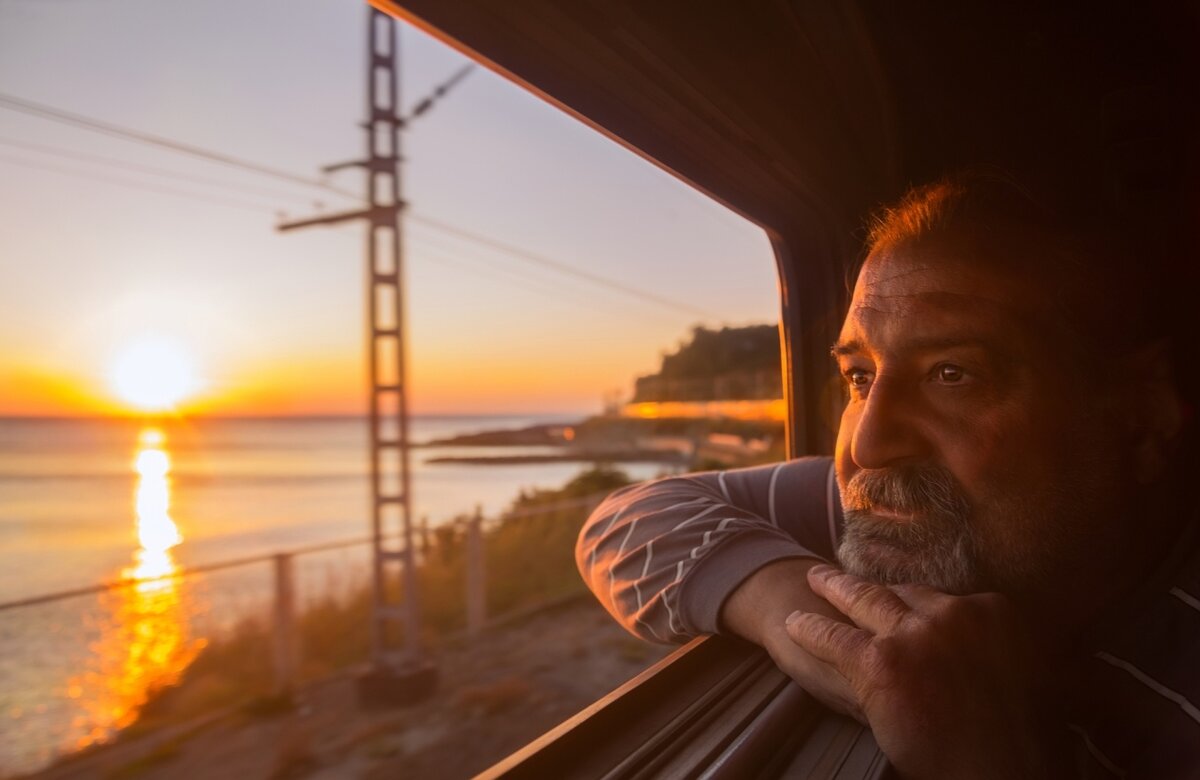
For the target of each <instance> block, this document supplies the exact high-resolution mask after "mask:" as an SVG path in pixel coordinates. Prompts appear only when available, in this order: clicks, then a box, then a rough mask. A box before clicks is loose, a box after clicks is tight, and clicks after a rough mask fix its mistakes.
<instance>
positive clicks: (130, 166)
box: [0, 136, 312, 203]
mask: <svg viewBox="0 0 1200 780" xmlns="http://www.w3.org/2000/svg"><path fill="white" fill-rule="evenodd" d="M0 145H2V146H10V147H13V148H15V149H24V150H26V151H31V152H37V153H38V154H45V155H50V156H53V157H60V158H63V159H66V160H78V161H80V162H86V163H93V164H96V165H107V166H109V167H112V168H118V169H120V170H126V171H132V172H134V173H148V174H151V175H154V176H163V177H167V178H171V179H176V180H180V181H190V182H193V183H195V184H203V185H206V186H210V187H223V188H225V189H229V190H237V191H240V192H245V193H248V194H255V195H259V196H265V197H269V198H287V199H291V200H297V201H298V200H304V201H306V202H308V203H311V202H312V201H311V199H310V198H306V197H305V196H302V195H300V194H299V193H296V192H287V193H285V192H283V191H281V190H269V189H263V188H261V187H254V186H252V185H246V184H239V183H236V182H231V181H225V180H222V179H213V178H210V177H207V176H194V175H192V174H188V173H183V172H181V171H173V170H171V169H169V168H160V167H158V166H156V165H142V164H140V163H134V162H130V161H128V160H121V159H117V158H114V157H105V156H103V155H98V154H87V153H86V152H79V151H76V150H74V149H64V148H63V147H61V146H48V145H46V144H35V143H29V142H27V141H20V140H17V139H15V138H5V137H2V136H0Z"/></svg>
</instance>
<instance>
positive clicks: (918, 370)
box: [577, 175, 1200, 778]
mask: <svg viewBox="0 0 1200 780" xmlns="http://www.w3.org/2000/svg"><path fill="white" fill-rule="evenodd" d="M1108 227H1109V226H1106V225H1104V224H1101V223H1099V222H1098V221H1097V220H1095V219H1090V220H1089V219H1085V218H1082V217H1078V216H1063V214H1062V213H1061V212H1057V211H1054V210H1052V209H1051V208H1049V207H1047V206H1046V205H1045V204H1044V203H1042V202H1040V201H1039V200H1038V199H1036V198H1034V197H1033V196H1031V195H1029V194H1028V193H1027V192H1026V191H1025V190H1023V189H1022V188H1021V187H1019V186H1018V185H1016V184H1015V183H1013V182H1011V181H1008V180H1005V179H1003V178H999V177H987V176H978V175H976V176H965V177H959V178H955V179H948V180H945V181H942V182H939V183H937V184H934V185H931V186H928V187H925V188H922V189H919V190H916V191H914V192H912V193H910V194H909V195H908V196H906V198H905V199H904V200H903V201H902V202H901V203H900V204H899V205H898V206H897V207H896V208H894V209H892V210H890V211H888V212H886V213H885V214H884V216H883V217H882V218H881V219H880V221H879V222H878V224H877V225H876V227H875V229H874V230H873V232H872V234H871V236H870V239H869V241H868V249H869V252H868V254H867V258H866V260H865V262H864V264H863V266H862V268H861V270H860V272H859V275H858V279H857V283H856V285H855V288H854V294H853V298H852V301H851V304H850V308H849V312H848V313H847V315H846V319H845V322H844V325H843V328H842V331H841V334H840V336H839V338H838V341H837V343H836V344H835V345H834V347H833V356H834V358H835V360H836V361H837V364H838V367H839V370H840V372H841V374H842V376H843V378H844V380H845V384H846V388H847V393H848V399H847V404H846V407H845V411H844V413H843V416H842V420H841V425H840V428H839V433H838V442H837V450H836V454H835V456H834V458H833V460H832V465H831V462H830V460H829V459H825V458H806V459H801V460H797V461H791V462H789V463H785V464H778V465H775V466H770V467H765V468H755V469H747V470H740V471H730V472H724V473H709V474H699V475H692V476H688V477H682V478H673V479H667V480H662V481H659V482H655V483H650V484H648V485H642V486H635V487H633V488H629V489H625V490H623V491H621V492H619V493H617V494H615V495H614V496H612V497H611V498H610V499H608V501H606V502H605V504H603V505H602V506H601V507H599V508H598V509H597V511H596V513H595V514H594V515H593V516H592V518H590V519H589V521H588V523H587V524H586V525H585V527H584V529H583V532H582V534H581V537H580V542H579V546H578V549H577V560H578V563H579V566H580V570H581V572H582V573H583V575H584V579H585V580H586V581H587V582H588V584H589V586H590V587H591V588H592V589H593V591H594V592H596V594H597V596H598V597H599V598H600V600H601V601H602V602H603V603H604V604H605V606H606V607H607V608H608V609H609V610H610V611H611V612H612V613H613V614H614V616H616V617H617V618H618V620H620V621H621V622H622V623H623V624H624V625H626V627H627V628H629V629H630V630H632V631H634V632H635V633H638V634H640V635H642V636H645V637H647V638H653V639H658V640H660V641H679V640H682V639H684V638H687V637H689V636H692V635H696V634H700V633H709V632H717V631H726V632H730V633H734V634H737V635H740V636H742V637H744V638H746V639H749V640H751V641H753V642H756V643H758V644H759V645H761V646H763V647H764V648H766V650H767V651H768V652H769V653H770V655H771V656H772V658H773V659H774V660H775V662H776V663H777V664H778V665H779V667H780V668H781V669H783V670H784V671H785V672H787V673H788V674H789V675H791V676H792V677H793V678H794V679H795V680H797V681H798V682H799V683H800V684H801V685H802V686H803V687H805V688H806V689H808V690H809V691H810V692H812V693H813V694H814V695H816V696H818V697H819V698H820V699H821V700H822V701H824V702H825V703H827V704H828V705H830V706H831V707H833V708H835V709H838V710H840V711H843V712H847V713H850V714H852V715H854V716H855V717H857V718H859V719H860V720H862V721H863V722H865V723H867V724H869V725H870V727H871V728H872V730H873V732H874V734H875V737H876V739H877V740H878V742H879V745H880V747H881V748H882V750H883V751H884V753H885V754H886V755H887V756H888V758H889V759H890V761H891V762H892V764H893V766H895V767H896V768H897V770H898V771H900V773H901V774H902V775H904V776H906V777H914V778H976V777H1021V778H1032V777H1071V776H1084V777H1092V776H1095V777H1111V776H1118V777H1119V776H1126V775H1128V776H1134V777H1154V778H1181V777H1200V545H1198V539H1200V534H1198V532H1197V523H1196V522H1195V520H1194V518H1195V515H1196V512H1195V501H1194V500H1193V499H1191V498H1190V497H1189V494H1188V493H1189V491H1188V488H1189V484H1188V479H1189V477H1190V475H1191V474H1193V473H1194V470H1193V469H1192V467H1193V465H1194V461H1193V459H1192V458H1191V453H1190V451H1189V447H1190V435H1186V434H1188V431H1187V430H1186V429H1187V428H1188V425H1187V424H1186V423H1187V420H1186V419H1185V418H1186V417H1187V404H1186V403H1185V400H1184V399H1183V397H1182V396H1181V393H1180V383H1179V381H1178V376H1179V369H1181V368H1188V366H1182V365H1181V364H1180V363H1179V362H1178V357H1179V355H1180V354H1182V352H1181V351H1180V349H1179V347H1180V346H1181V345H1183V346H1187V345H1189V343H1190V340H1191V339H1192V338H1193V334H1192V332H1191V331H1181V330H1180V329H1179V326H1178V324H1176V323H1173V322H1172V320H1171V315H1173V314H1177V313H1179V311H1178V309H1177V307H1171V306H1168V305H1166V304H1165V302H1164V301H1162V300H1157V299H1156V298H1155V295H1156V293H1155V291H1154V287H1153V284H1151V283H1152V282H1153V281H1154V280H1155V276H1154V274H1153V273H1148V272H1146V269H1147V267H1148V266H1147V263H1146V259H1145V258H1144V257H1138V256H1137V255H1136V254H1131V253H1130V252H1129V251H1127V250H1123V249H1122V248H1121V247H1122V243H1121V241H1120V240H1118V238H1116V237H1115V236H1114V235H1109V234H1107V233H1106V231H1107V229H1108ZM1158 278H1159V279H1160V280H1164V281H1167V282H1170V281H1172V280H1170V279H1163V277H1162V276H1161V275H1160V276H1159V277H1158ZM1159 289H1162V288H1159ZM835 488H836V490H835ZM834 560H836V561H837V562H838V563H839V564H840V568H837V567H833V566H830V565H827V563H826V562H828V561H834Z"/></svg>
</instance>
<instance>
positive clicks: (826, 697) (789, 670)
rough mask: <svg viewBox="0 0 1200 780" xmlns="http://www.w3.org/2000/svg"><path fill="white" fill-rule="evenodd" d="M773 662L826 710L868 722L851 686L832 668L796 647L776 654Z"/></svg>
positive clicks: (793, 645) (793, 646)
mask: <svg viewBox="0 0 1200 780" xmlns="http://www.w3.org/2000/svg"><path fill="white" fill-rule="evenodd" d="M774 659H775V663H776V664H777V665H778V666H779V668H780V669H782V670H783V672H784V673H785V674H787V676H788V677H791V678H792V679H793V680H795V681H796V683H797V684H799V685H800V687H801V688H803V689H804V690H806V691H808V692H809V693H810V694H812V696H813V697H814V698H816V699H817V700H818V701H820V702H821V703H822V704H824V705H825V706H826V707H828V708H829V709H831V710H834V711H835V712H840V713H842V714H843V715H849V716H850V717H852V718H855V719H856V720H858V721H860V722H863V723H865V722H866V720H865V716H864V715H863V712H862V708H860V707H859V705H858V700H857V699H856V698H855V696H854V692H853V691H851V690H850V684H849V683H848V682H846V678H845V677H842V675H841V674H840V673H839V672H838V671H837V670H836V669H834V668H833V667H832V666H830V665H829V664H827V663H825V662H824V661H819V660H817V659H816V658H814V657H813V656H812V655H810V654H809V653H807V652H805V651H804V650H803V649H801V648H800V647H798V646H796V645H795V644H792V645H791V646H790V648H789V649H785V650H783V651H782V652H781V653H777V654H775V655H774Z"/></svg>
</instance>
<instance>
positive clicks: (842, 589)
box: [808, 566, 909, 634]
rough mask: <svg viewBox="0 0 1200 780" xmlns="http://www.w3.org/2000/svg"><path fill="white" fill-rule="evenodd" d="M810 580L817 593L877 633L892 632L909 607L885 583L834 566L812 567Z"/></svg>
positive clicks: (809, 572)
mask: <svg viewBox="0 0 1200 780" xmlns="http://www.w3.org/2000/svg"><path fill="white" fill-rule="evenodd" d="M808 584H809V585H810V586H811V587H812V589H813V592H814V593H816V594H817V595H818V596H820V597H821V598H823V599H825V600H826V601H828V602H829V603H830V604H832V605H833V606H835V607H837V608H838V609H839V610H840V611H841V612H842V613H844V614H845V615H846V617H848V618H850V619H851V620H853V621H854V622H855V623H856V624H857V625H859V626H861V627H862V628H865V629H867V630H868V631H870V632H871V633H873V634H886V633H888V632H890V631H891V630H892V629H893V628H895V627H896V625H897V624H898V623H899V622H900V621H901V620H902V619H903V618H904V616H905V615H906V614H908V611H909V607H908V604H906V603H905V602H904V600H903V599H901V598H900V597H899V596H897V595H896V594H895V593H893V592H892V591H890V590H888V589H887V588H885V587H883V586H882V585H876V584H875V583H873V582H868V581H867V580H864V579H862V578H861V577H856V576H854V575H853V574H846V573H845V572H843V571H840V570H838V569H835V568H833V567H832V566H814V567H812V568H811V569H809V570H808Z"/></svg>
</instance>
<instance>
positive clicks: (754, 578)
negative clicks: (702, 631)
mask: <svg viewBox="0 0 1200 780" xmlns="http://www.w3.org/2000/svg"><path fill="white" fill-rule="evenodd" d="M819 563H824V561H822V560H821V559H820V558H815V557H813V558H789V559H787V560H783V561H775V562H773V563H768V564H767V565H766V566H764V567H762V568H761V569H759V570H758V571H756V572H754V573H753V574H751V575H750V576H749V577H747V578H746V580H745V581H744V582H742V584H741V585H739V586H738V588H737V590H735V591H734V592H733V593H732V594H730V596H729V598H728V599H727V600H726V601H725V604H724V605H723V606H722V607H721V627H722V628H723V629H724V630H725V631H728V632H730V633H733V634H737V635H738V636H740V637H742V638H743V639H747V640H749V641H751V642H754V643H755V644H757V645H760V646H762V647H767V645H768V642H769V641H770V640H771V639H779V638H781V637H786V632H785V630H784V621H785V620H786V619H787V616H788V615H790V614H792V613H793V612H795V611H797V610H800V611H803V612H819V613H821V614H822V615H828V616H829V617H833V618H838V619H842V620H844V619H845V618H844V617H842V614H841V613H840V612H838V611H837V610H836V609H834V608H833V606H832V605H831V604H830V603H829V602H828V601H825V599H823V598H821V597H819V596H817V595H816V594H814V593H813V592H812V588H810V587H809V585H808V577H807V575H808V570H809V569H811V568H812V567H813V566H816V565H817V564H819Z"/></svg>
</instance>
